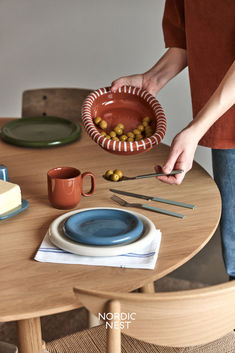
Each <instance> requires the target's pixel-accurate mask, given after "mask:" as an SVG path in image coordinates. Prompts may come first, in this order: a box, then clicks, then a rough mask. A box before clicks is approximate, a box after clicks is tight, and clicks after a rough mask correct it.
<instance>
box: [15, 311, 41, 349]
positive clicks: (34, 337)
mask: <svg viewBox="0 0 235 353" xmlns="http://www.w3.org/2000/svg"><path fill="white" fill-rule="evenodd" d="M18 338H19V352H20V353H42V331H41V322H40V317H35V318H32V319H26V320H19V321H18Z"/></svg>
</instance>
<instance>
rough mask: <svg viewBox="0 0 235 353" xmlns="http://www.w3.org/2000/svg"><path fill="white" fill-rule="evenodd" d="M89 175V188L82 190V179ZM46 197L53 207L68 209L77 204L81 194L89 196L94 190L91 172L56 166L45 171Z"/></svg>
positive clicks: (93, 177)
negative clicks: (85, 190)
mask: <svg viewBox="0 0 235 353" xmlns="http://www.w3.org/2000/svg"><path fill="white" fill-rule="evenodd" d="M86 176H90V177H91V189H90V191H88V192H84V191H83V179H84V178H85V177H86ZM47 185H48V199H49V201H50V203H51V205H52V206H53V207H55V208H59V209H63V210H68V209H71V208H74V207H75V206H77V204H78V203H79V201H80V200H81V196H82V195H83V196H91V195H92V194H93V193H94V191H95V176H94V174H93V173H92V172H85V173H81V172H80V170H78V169H76V168H73V167H57V168H53V169H50V170H49V171H48V172H47Z"/></svg>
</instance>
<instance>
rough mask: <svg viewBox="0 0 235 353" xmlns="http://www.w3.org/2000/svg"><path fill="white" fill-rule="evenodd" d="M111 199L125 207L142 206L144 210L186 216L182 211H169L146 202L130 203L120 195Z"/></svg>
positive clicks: (180, 216)
mask: <svg viewBox="0 0 235 353" xmlns="http://www.w3.org/2000/svg"><path fill="white" fill-rule="evenodd" d="M111 199H112V200H113V201H115V202H117V203H119V205H121V206H124V207H137V208H141V209H144V210H149V211H154V212H158V213H163V214H166V215H168V216H173V217H178V218H184V215H182V214H180V213H176V212H172V211H167V210H162V209H161V208H158V207H153V206H149V205H145V204H142V203H129V202H127V201H125V200H123V199H121V198H120V197H118V196H116V195H113V196H112V197H111Z"/></svg>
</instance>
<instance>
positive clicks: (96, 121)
mask: <svg viewBox="0 0 235 353" xmlns="http://www.w3.org/2000/svg"><path fill="white" fill-rule="evenodd" d="M101 120H102V119H101V117H100V116H97V117H96V118H95V119H94V122H95V124H96V125H98V124H99V123H100V122H101Z"/></svg>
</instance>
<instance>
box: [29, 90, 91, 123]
mask: <svg viewBox="0 0 235 353" xmlns="http://www.w3.org/2000/svg"><path fill="white" fill-rule="evenodd" d="M91 92H92V90H90V89H82V88H42V89H32V90H27V91H24V92H23V97H22V117H31V116H58V117H61V118H67V119H70V120H73V121H75V122H77V121H79V120H80V119H81V108H82V103H83V101H84V99H85V98H86V96H87V95H88V94H90V93H91Z"/></svg>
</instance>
